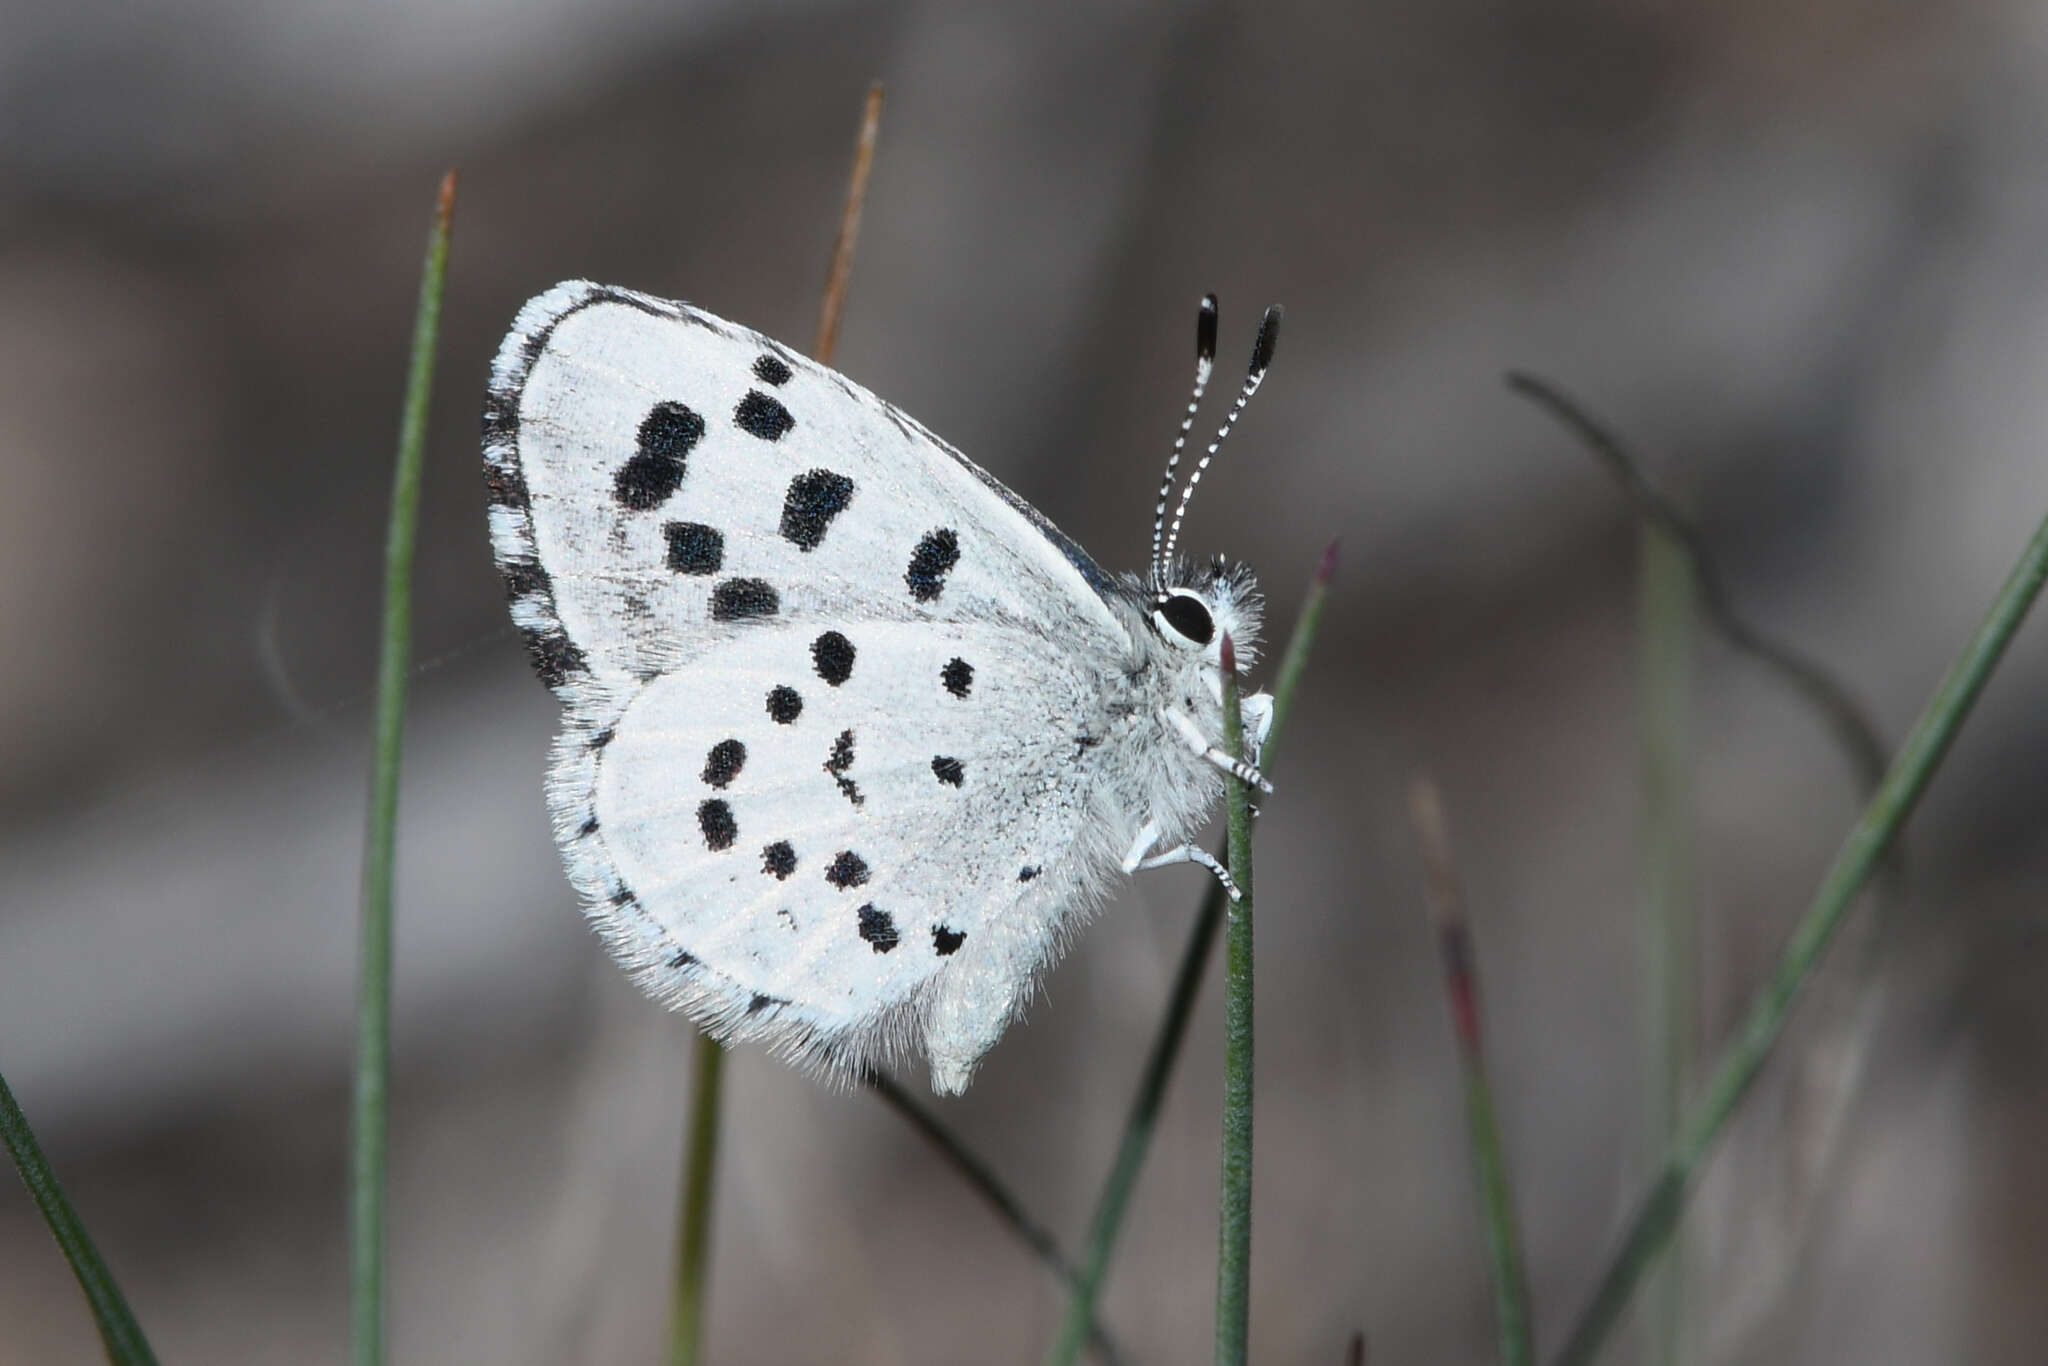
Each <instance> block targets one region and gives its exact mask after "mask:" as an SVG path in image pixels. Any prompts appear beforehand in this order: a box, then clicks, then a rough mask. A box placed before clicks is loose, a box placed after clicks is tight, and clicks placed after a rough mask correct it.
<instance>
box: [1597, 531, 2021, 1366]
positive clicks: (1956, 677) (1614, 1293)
mask: <svg viewBox="0 0 2048 1366" xmlns="http://www.w3.org/2000/svg"><path fill="white" fill-rule="evenodd" d="M2044 578H2048V520H2044V521H2043V522H2042V523H2041V525H2040V526H2039V527H2038V528H2037V529H2036V530H2035V532H2034V535H2033V539H2032V540H2030V541H2029V542H2028V543H2027V547H2026V550H2025V552H2024V553H2022V554H2021V556H2020V559H2019V562H2018V564H2016V565H2015V566H2014V567H2013V570H2012V573H2011V575H2010V576H2009V577H2008V578H2007V579H2006V581H2005V584H2004V586H2003V587H2001V588H2000V589H1999V592H1998V596H1997V597H1996V598H1995V599H1994V600H1993V602H1992V604H1991V610H1990V611H1989V612H1988V613H1987V614H1986V615H1985V618H1984V621H1983V624H1982V625H1980V626H1979V627H1978V628H1977V631H1976V633H1975V634H1974V635H1972V636H1971V637H1970V640H1969V643H1968V644H1967V645H1966V646H1964V648H1963V652H1962V654H1961V655H1960V656H1958V657H1957V659H1956V661H1955V662H1954V663H1953V664H1952V665H1950V666H1949V670H1948V673H1947V674H1946V675H1945V676H1944V677H1943V679H1942V681H1941V685H1940V686H1939V687H1938V688H1936V689H1935V692H1934V696H1933V697H1932V698H1930V699H1929V701H1928V703H1927V706H1926V708H1925V709H1924V710H1923V711H1922V712H1921V713H1920V718H1919V719H1918V720H1917V721H1915V722H1914V723H1913V729H1912V731H1911V733H1909V734H1908V735H1907V736H1906V740H1905V743H1904V744H1903V745H1901V746H1900V748H1899V752H1898V757H1897V758H1895V759H1893V760H1892V764H1891V768H1890V770H1889V771H1888V772H1887V773H1886V774H1885V777H1884V781H1883V782H1882V783H1880V784H1879V785H1878V789H1877V793H1876V795H1875V796H1873V797H1872V798H1871V800H1870V803H1869V805H1868V806H1866V807H1865V808H1864V810H1863V814H1862V816H1861V817H1860V818H1859V819H1858V820H1857V822H1856V824H1855V825H1854V826H1853V827H1852V828H1851V829H1850V831H1849V834H1848V836H1847V838H1846V839H1844V840H1843V842H1842V846H1841V849H1840V850H1839V851H1838V852H1837V853H1836V855H1835V860H1834V863H1833V864H1832V865H1831V866H1830V867H1829V868H1828V871H1827V873H1826V875H1825V876H1823V877H1822V879H1821V883H1820V887H1819V889H1818V890H1817V891H1816V892H1815V893H1814V897H1813V900H1812V902H1811V903H1810V904H1809V905H1808V906H1807V908H1806V911H1805V913H1804V914H1803V915H1801V917H1800V919H1799V923H1798V924H1797V925H1796V926H1795V927H1794V929H1793V931H1792V936H1791V938H1790V939H1789V940H1788V941H1787V943H1786V945H1785V948H1784V951H1783V952H1782V953H1781V954H1780V956H1779V959H1778V964H1777V967H1776V968H1775V969H1774V970H1773V972H1772V974H1771V977H1770V980H1769V981H1767V982H1765V983H1764V984H1763V985H1762V986H1761V987H1760V988H1758V990H1757V992H1756V994H1755V996H1754V997H1753V998H1752V999H1751V1001H1750V1005H1749V1009H1748V1011H1747V1012H1746V1013H1745V1015H1744V1018H1743V1023H1742V1027H1741V1029H1740V1030H1739V1031H1738V1032H1737V1034H1736V1035H1735V1037H1734V1038H1733V1039H1732V1040H1730V1042H1729V1043H1728V1045H1727V1047H1726V1048H1725V1049H1724V1050H1723V1052H1722V1055H1721V1058H1720V1060H1719V1062H1718V1063H1717V1064H1716V1066H1715V1068H1714V1073H1713V1077H1712V1080H1711V1081H1710V1082H1709V1083H1708V1086H1707V1089H1706V1092H1705V1095H1704V1096H1703V1097H1702V1099H1701V1101H1700V1103H1699V1105H1698V1107H1697V1108H1696V1109H1694V1110H1693V1111H1692V1113H1691V1114H1690V1115H1689V1116H1688V1117H1687V1119H1686V1121H1685V1123H1684V1124H1683V1125H1682V1126H1681V1127H1680V1129H1679V1132H1678V1136H1677V1138H1676V1139H1675V1140H1674V1141H1673V1143H1672V1145H1671V1148H1670V1149H1669V1150H1668V1151H1667V1152H1666V1154H1665V1155H1664V1160H1663V1164H1662V1167H1661V1169H1660V1170H1659V1171H1658V1173H1657V1176H1656V1178H1655V1179H1654V1180H1653V1181H1652V1182H1651V1183H1650V1186H1649V1188H1648V1190H1647V1191H1646V1193H1645V1194H1644V1196H1643V1198H1642V1201H1641V1203H1640V1204H1639V1205H1638V1207H1637V1210H1636V1213H1635V1215H1634V1217H1633V1218H1632V1219H1631V1220H1630V1223H1629V1226H1628V1229H1627V1232H1626V1233H1625V1234H1624V1236H1623V1238H1622V1241H1621V1245H1620V1246H1619V1247H1618V1248H1617V1249H1616V1251H1615V1253H1614V1256H1613V1258H1612V1259H1611V1261H1610V1262H1609V1263H1608V1266H1607V1269H1606V1270H1605V1271H1604V1272H1603V1273H1602V1275H1601V1277H1600V1281H1599V1287H1598V1289H1597V1290H1596V1291H1595V1292H1594V1295H1593V1298H1592V1301H1591V1302H1590V1303H1589V1304H1588V1305H1587V1307H1586V1310H1585V1312H1584V1313H1583V1314H1581V1315H1580V1316H1579V1319H1578V1322H1577V1323H1576V1324H1574V1325H1573V1327H1572V1331H1571V1334H1570V1336H1569V1337H1568V1338H1567V1339H1566V1340H1565V1346H1564V1349H1563V1350H1562V1351H1561V1352H1559V1353H1558V1356H1557V1358H1556V1362H1557V1366H1589V1363H1591V1362H1592V1361H1593V1360H1594V1358H1595V1357H1596V1356H1597V1355H1598V1354H1599V1352H1600V1349H1601V1348H1602V1347H1603V1346H1604V1345H1605V1343H1606V1341H1607V1338H1608V1335H1609V1334H1610V1333H1611V1332H1612V1331H1613V1328H1614V1326H1615V1324H1616V1323H1617V1322H1618V1321H1619V1320H1620V1318H1621V1313H1622V1310H1623V1309H1625V1308H1626V1307H1627V1305H1628V1301H1629V1297H1630V1295H1631V1294H1632V1293H1633V1292H1634V1290H1635V1287H1636V1284H1637V1282H1638V1281H1640V1280H1641V1279H1642V1276H1643V1273H1644V1272H1645V1271H1646V1270H1647V1269H1648V1268H1649V1267H1650V1265H1651V1263H1652V1262H1653V1261H1654V1260H1655V1259H1656V1257H1657V1254H1658V1252H1659V1251H1661V1250H1662V1248H1663V1246H1664V1244H1665V1242H1666V1240H1667V1239H1669V1237H1670V1236H1671V1232H1672V1230H1673V1229H1674V1228H1675V1227H1677V1224H1678V1221H1679V1218H1680V1216H1681V1215H1682V1214H1683V1213H1684V1209H1685V1198H1686V1195H1687V1194H1688V1192H1689V1191H1690V1189H1691V1186H1692V1181H1693V1177H1694V1176H1695V1174H1696V1173H1697V1172H1698V1170H1699V1166H1700V1163H1701V1162H1702V1161H1703V1160H1704V1159H1705V1158H1706V1156H1707V1154H1708V1152H1709V1151H1710V1150H1711V1149H1712V1147H1713V1145H1714V1141H1715V1139H1716V1138H1718V1137H1719V1136H1720V1133H1721V1130H1722V1128H1723V1127H1724V1126H1725V1125H1726V1124H1727V1122H1728V1117H1729V1116H1730V1115H1731V1114H1733V1113H1734V1111H1735V1107H1736V1106H1737V1105H1738V1104H1739V1103H1740V1102H1741V1100H1742V1098H1743V1095H1744V1094H1745V1093H1746V1092H1747V1091H1748V1090H1749V1087H1750V1084H1751V1083H1752V1082H1753V1081H1755V1080H1756V1076H1757V1073H1758V1072H1759V1071H1761V1070H1762V1068H1763V1065H1764V1062H1765V1061H1766V1060H1767V1059H1768V1058H1769V1057H1770V1054H1771V1050H1772V1048H1773V1046H1774V1045H1775V1044H1776V1043H1777V1041H1778V1036H1779V1035H1780V1034H1781V1033H1782V1032H1783V1030H1784V1027H1785V1021H1786V1019H1787V1017H1788V1016H1789V1015H1790V1014H1791V1010H1792V1006H1793V1003H1794V1002H1795V1001H1796V1000H1797V998H1798V996H1799V991H1800V988H1801V987H1803V986H1804V985H1805V983H1806V980H1807V978H1808V977H1809V975H1811V973H1812V972H1813V970H1814V968H1815V966H1816V965H1817V964H1818V963H1819V961H1820V958H1821V955H1822V953H1823V952H1824V951H1825V950H1826V949H1827V946H1828V943H1829V941H1830V940H1831V939H1833V938H1834V935H1835V932H1836V931H1837V930H1838V929H1840V928H1841V925H1842V922H1843V920H1844V919H1845V918H1846V916H1847V915H1848V912H1849V909H1850V907H1851V906H1852V905H1853V904H1854V902H1855V900H1856V896H1857V893H1858V892H1860V891H1861V890H1862V889H1863V887H1864V885H1865V884H1866V883H1868V882H1869V880H1870V878H1871V875H1872V873H1873V872H1875V871H1876V870H1877V868H1878V866H1879V864H1880V862H1881V861H1882V860H1883V858H1884V855H1885V851H1886V849H1887V847H1888V846H1889V845H1890V844H1891V842H1892V840H1893V838H1894V837H1895V836H1896V835H1897V834H1898V832H1899V828H1900V827H1901V826H1903V825H1904V824H1905V822H1906V818H1907V817H1908V816H1910V815H1911V814H1912V811H1913V807H1914V805H1915V804H1916V803H1917V802H1918V801H1919V799H1920V797H1921V794H1923V793H1924V792H1925V791H1926V790H1927V785H1928V783H1929V782H1931V781H1932V780H1933V777H1934V773H1935V770H1936V769H1937V768H1939V767H1940V764H1941V760H1942V758H1943V756H1944V755H1945V754H1947V752H1948V747H1949V744H1950V742H1951V741H1953V740H1954V739H1955V736H1956V732H1957V731H1959V730H1961V729H1962V726H1963V722H1964V721H1965V720H1966V719H1967V718H1968V716H1969V714H1970V708H1971V707H1972V706H1973V705H1974V704H1975V703H1976V701H1977V698H1978V695H1979V694H1981V693H1982V692H1983V690H1984V685H1985V683H1986V682H1987V681H1988V680H1989V679H1990V677H1991V674H1992V671H1993V670H1994V669H1996V668H1997V666H1998V662H1999V660H2000V658H2001V657H2003V655H2004V654H2005V650H2006V647H2007V646H2008V645H2009V644H2010V643H2011V642H2012V638H2013V636H2014V635H2015V634H2016V633H2017V632H2018V630H2019V627H2020V623H2021V622H2022V621H2024V620H2025V619H2026V615H2027V609H2028V608H2030V607H2031V606H2033V603H2034V599H2035V598H2036V597H2037V596H2038V595H2039V594H2040V591H2041V584H2042V581H2043V579H2044Z"/></svg>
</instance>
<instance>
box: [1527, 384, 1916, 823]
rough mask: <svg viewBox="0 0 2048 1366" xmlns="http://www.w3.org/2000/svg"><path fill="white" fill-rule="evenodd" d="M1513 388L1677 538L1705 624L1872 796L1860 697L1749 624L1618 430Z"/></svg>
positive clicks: (1695, 529) (1874, 767) (1556, 397)
mask: <svg viewBox="0 0 2048 1366" xmlns="http://www.w3.org/2000/svg"><path fill="white" fill-rule="evenodd" d="M1507 384H1508V387H1509V388H1510V389H1512V390H1514V391H1515V392H1516V393H1518V394H1521V395H1522V396H1523V397H1525V398H1528V399H1530V400H1532V401H1533V402H1534V403H1535V404H1536V405H1537V406H1538V407H1540V408H1542V409H1543V410H1544V411H1545V412H1547V413H1549V414H1550V415H1551V416H1552V417H1554V418H1556V419H1557V420H1558V421H1559V422H1560V423H1562V424H1563V425H1564V426H1565V427H1566V428H1568V429H1569V430H1570V431H1571V432H1572V434H1573V435H1575V436H1577V437H1578V438H1579V441H1580V444H1582V445H1583V446H1584V447H1585V448H1586V450H1587V452H1588V453H1589V454H1591V455H1592V456H1593V458H1594V459H1596V460H1598V461H1599V462H1600V465H1601V467H1602V468H1604V469H1605V470H1606V471H1607V472H1608V474H1610V475H1611V476H1613V478H1614V481H1615V483H1617V484H1618V485H1620V486H1621V491H1622V493H1623V494H1624V495H1625V496H1626V497H1627V498H1628V500H1629V503H1630V504H1631V505H1632V506H1633V507H1634V509H1635V511H1636V515H1637V516H1639V517H1641V518H1643V519H1644V520H1645V521H1647V522H1649V523H1651V524H1652V525H1654V526H1656V527H1658V528H1660V529H1662V530H1663V531H1664V532H1665V534H1667V535H1668V536H1670V537H1671V539H1672V540H1674V541H1676V542H1677V543H1678V545H1679V546H1680V547H1681V548H1682V549H1683V550H1684V551H1685V554H1686V557H1687V558H1688V559H1690V560H1691V561H1692V571H1693V577H1694V580H1695V583H1696V586H1697V589H1698V594H1699V606H1700V609H1701V610H1702V611H1703V612H1705V614H1706V618H1707V622H1708V624H1709V625H1711V626H1712V627H1713V628H1714V630H1715V631H1716V632H1718V633H1719V634H1720V636H1721V638H1722V639H1723V640H1725V641H1727V642H1728V644H1729V646H1730V647H1732V648H1733V649H1736V650H1739V651H1741V652H1742V653H1743V654H1746V655H1748V656H1749V657H1750V658H1752V659H1754V660H1756V661H1757V662H1758V663H1760V664H1762V665H1763V666H1764V667H1765V668H1766V669H1768V670H1769V671H1770V672H1771V673H1773V674H1775V675H1776V676H1777V677H1778V679H1779V680H1780V681H1781V682H1783V683H1785V684H1786V685H1787V686H1788V687H1790V688H1791V689H1792V690H1793V691H1794V692H1797V693H1798V694H1799V695H1800V696H1802V697H1804V698H1805V699H1806V701H1807V702H1808V704H1810V705H1811V706H1812V707H1813V708H1814V709H1815V710H1816V711H1818V712H1819V713H1820V714H1821V716H1822V718H1823V719H1824V720H1825V721H1826V722H1827V726H1828V729H1829V731H1830V732H1831V733H1832V734H1833V735H1834V737H1835V741H1836V743H1838V744H1839V745H1840V746H1841V748H1842V750H1843V752H1844V753H1846V754H1847V755H1848V756H1849V762H1850V765H1851V766H1852V767H1853V768H1854V770H1855V773H1856V778H1857V781H1858V782H1859V783H1860V784H1861V785H1862V787H1863V790H1864V791H1865V792H1866V793H1868V792H1872V791H1875V790H1876V788H1877V785H1878V782H1879V780H1880V779H1882V778H1883V777H1884V773H1885V763H1886V752H1885V744H1884V741H1883V740H1882V739H1880V738H1878V732H1877V727H1876V726H1875V725H1874V724H1872V722H1871V720H1870V713H1869V712H1868V710H1866V709H1865V707H1864V706H1863V704H1862V703H1861V702H1859V701H1858V700H1857V699H1856V695H1855V693H1853V692H1852V691H1850V689H1849V686H1848V685H1847V684H1846V683H1844V682H1842V680H1841V679H1840V678H1838V677H1836V676H1835V674H1834V673H1833V671H1831V670H1830V669H1828V668H1827V667H1826V666H1825V665H1822V664H1821V663H1819V662H1818V661H1816V660H1814V659H1812V658H1810V657H1808V656H1807V655H1806V654H1805V653H1804V652H1803V651H1801V650H1798V649H1795V648H1794V647H1793V646H1791V645H1787V644H1785V643H1784V642H1783V641H1780V640H1778V639H1777V638H1776V637H1774V636H1771V635H1769V634H1767V633H1765V632H1764V631H1761V630H1759V629H1758V628H1756V627H1755V626H1752V625H1751V624H1750V623H1749V621H1748V619H1747V618H1745V617H1743V616H1741V615H1740V614H1739V613H1737V612H1736V610H1735V607H1734V604H1733V602H1732V601H1731V600H1730V598H1729V596H1728V589H1727V584H1726V581H1725V580H1724V579H1723V578H1722V577H1721V570H1720V566H1719V565H1718V564H1716V563H1715V561H1714V557H1713V555H1712V553H1711V552H1709V551H1708V549H1707V542H1706V537H1705V536H1704V535H1703V534H1701V532H1700V529H1699V525H1698V524H1697V523H1696V522H1694V521H1693V520H1692V518H1690V517H1688V516H1686V514H1685V513H1684V512H1682V511H1680V510H1679V508H1678V505H1677V504H1675V503H1673V502H1672V501H1671V499H1669V498H1668V497H1666V496H1665V495H1664V494H1663V493H1662V492H1660V491H1659V490H1658V489H1657V487H1656V486H1655V485H1654V484H1652V483H1651V482H1650V481H1649V479H1648V478H1647V477H1646V476H1645V475H1644V474H1643V466H1642V462H1641V461H1640V460H1638V459H1636V457H1635V456H1634V455H1633V454H1632V453H1631V452H1630V451H1629V449H1628V447H1627V445H1626V444H1624V443H1623V442H1622V440H1621V438H1620V437H1619V436H1617V435H1616V434H1615V432H1614V429H1613V428H1611V427H1609V426H1608V425H1607V424H1606V423H1604V422H1601V421H1600V420H1599V419H1598V418H1595V417H1594V416H1593V415H1592V413H1591V412H1590V411H1589V410H1588V409H1587V408H1586V406H1585V405H1584V404H1582V403H1580V402H1579V401H1578V400H1576V399H1574V398H1572V397H1571V396H1570V395H1569V394H1567V393H1565V392H1564V390H1563V389H1561V388H1559V387H1558V386H1557V385H1555V384H1552V383H1551V382H1550V381H1549V380H1546V379H1541V378H1539V377H1537V376H1535V375H1531V374H1527V373H1524V372H1521V371H1510V372H1509V374H1508V376H1507Z"/></svg>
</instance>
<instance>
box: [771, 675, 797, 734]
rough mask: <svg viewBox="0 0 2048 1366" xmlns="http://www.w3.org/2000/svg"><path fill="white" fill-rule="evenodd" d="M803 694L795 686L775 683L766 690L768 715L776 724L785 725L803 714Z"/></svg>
mask: <svg viewBox="0 0 2048 1366" xmlns="http://www.w3.org/2000/svg"><path fill="white" fill-rule="evenodd" d="M803 712H804V699H803V694H802V693H799V692H798V691H797V690H796V689H795V688H790V687H783V686H781V685H779V684H778V685H777V686H775V687H773V688H770V689H769V690H768V715H769V716H770V717H772V718H774V721H775V724H776V725H778V726H786V725H788V724H789V723H790V722H792V721H794V720H796V718H797V717H799V716H801V715H803Z"/></svg>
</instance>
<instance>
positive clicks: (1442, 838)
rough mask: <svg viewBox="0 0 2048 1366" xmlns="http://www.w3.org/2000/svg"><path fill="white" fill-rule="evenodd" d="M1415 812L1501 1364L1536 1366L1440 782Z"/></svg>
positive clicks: (1425, 790)
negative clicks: (1460, 1084) (1454, 1042)
mask: <svg viewBox="0 0 2048 1366" xmlns="http://www.w3.org/2000/svg"><path fill="white" fill-rule="evenodd" d="M1408 815H1409V820H1410V822H1411V824H1412V825H1413V826H1414V829H1415V842H1416V845H1417V847H1418V848H1419V849H1420V850H1421V852H1422V866H1423V869H1424V871H1425V873H1426V874H1427V875H1428V886H1429V914H1430V923H1431V925H1432V926H1433V927H1434V928H1435V930H1436V937H1437V951H1438V955H1439V957H1440V958H1441V959H1442V962H1443V973H1444V997H1445V1000H1446V1002H1447V1003H1448V1004H1449V1006H1450V1014H1451V1033H1452V1035H1453V1037H1454V1038H1455V1039H1456V1040H1457V1045H1458V1067H1459V1071H1460V1072H1461V1073H1462V1074H1463V1076H1464V1083H1465V1133H1466V1138H1467V1140H1468V1141H1469V1143H1470V1145H1471V1149H1472V1170H1473V1179H1474V1183H1475V1184H1476V1185H1477V1187H1478V1190H1479V1209H1480V1218H1481V1222H1482V1226H1483V1227H1484V1229H1485V1234H1486V1252H1487V1258H1488V1261H1489V1263H1490V1266H1491V1271H1492V1281H1493V1308H1494V1323H1495V1328H1496V1330H1497V1332H1498V1334H1499V1340H1500V1360H1501V1366H1529V1364H1530V1363H1531V1362H1533V1361H1535V1359H1536V1348H1535V1324H1534V1320H1533V1318H1532V1317H1531V1315H1530V1312H1529V1282H1528V1277H1527V1275H1526V1273H1525V1272H1524V1271H1523V1262H1522V1234H1521V1226H1520V1223H1519V1222H1518V1221H1517V1219H1516V1217H1515V1197H1514V1189H1513V1187H1512V1185H1511V1184H1510V1182H1509V1179H1508V1162H1507V1149H1506V1145H1505V1144H1503V1143H1502V1142H1501V1138H1500V1126H1499V1123H1498V1122H1497V1120H1496V1119H1495V1117H1494V1108H1493V1086H1492V1082H1491V1081H1490V1080H1489V1077H1488V1073H1487V1067H1486V1046H1485V1043H1486V1041H1485V1024H1484V1017H1483V1016H1482V1015H1481V1013H1480V1009H1479V968H1478V957H1477V955H1476V954H1475V953H1474V952H1473V949H1472V931H1471V925H1470V922H1469V921H1468V920H1467V919H1466V917H1465V895H1464V891H1463V888H1462V886H1461V884H1460V881H1459V878H1458V867H1457V864H1456V862H1454V861H1453V859H1452V857H1451V835H1450V824H1449V822H1448V821H1447V820H1445V818H1444V809H1443V799H1442V798H1441V797H1440V796H1438V794H1437V790H1436V784H1434V783H1432V782H1431V781H1430V780H1429V779H1428V778H1417V779H1416V780H1415V782H1414V784H1413V786H1411V787H1410V788H1409V791H1408Z"/></svg>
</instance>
